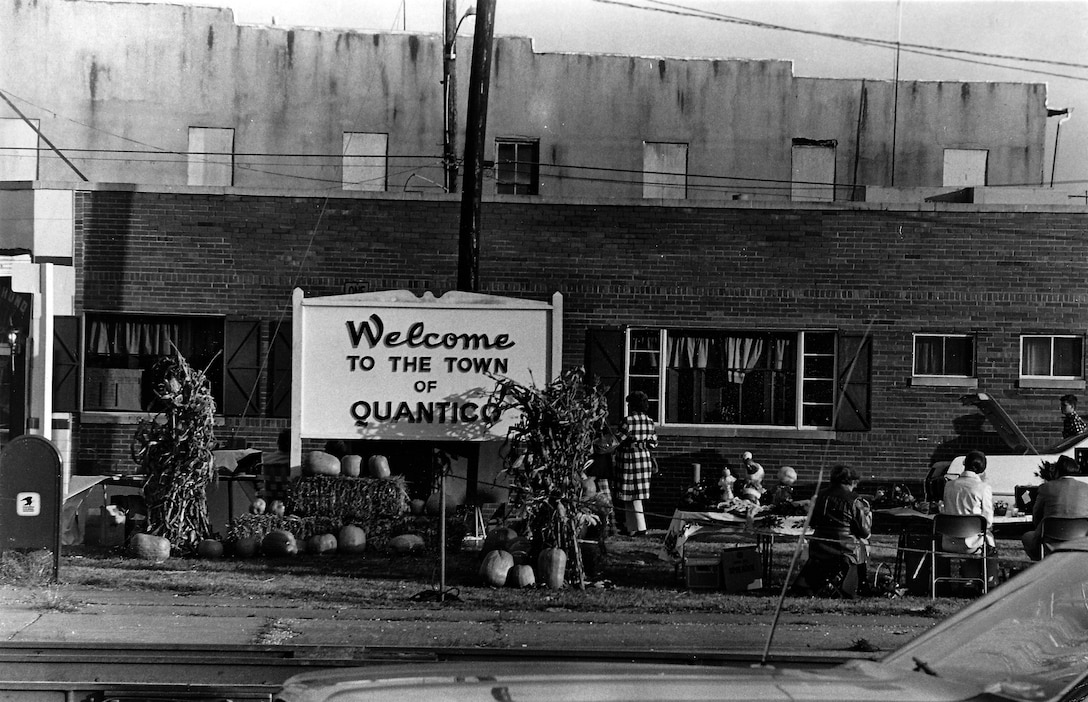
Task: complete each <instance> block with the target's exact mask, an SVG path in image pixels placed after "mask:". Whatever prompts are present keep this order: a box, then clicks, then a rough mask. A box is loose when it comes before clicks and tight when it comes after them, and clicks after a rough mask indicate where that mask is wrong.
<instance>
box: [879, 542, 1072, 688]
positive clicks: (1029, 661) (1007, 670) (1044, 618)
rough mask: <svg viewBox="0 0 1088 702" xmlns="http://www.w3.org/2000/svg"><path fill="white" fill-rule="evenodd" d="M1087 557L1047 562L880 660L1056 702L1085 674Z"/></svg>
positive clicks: (1053, 558) (1066, 555) (1064, 555)
mask: <svg viewBox="0 0 1088 702" xmlns="http://www.w3.org/2000/svg"><path fill="white" fill-rule="evenodd" d="M1085 557H1086V554H1085V553H1083V552H1059V553H1055V554H1053V555H1051V556H1048V557H1047V558H1046V559H1045V560H1043V561H1042V562H1040V563H1038V564H1036V565H1034V566H1032V567H1031V568H1028V569H1027V570H1025V571H1024V572H1022V573H1020V574H1018V575H1017V576H1016V577H1015V578H1013V579H1012V580H1010V581H1009V582H1007V583H1005V584H1003V585H1002V586H1001V588H1000V589H999V591H997V592H995V593H994V595H992V596H990V597H986V598H983V599H982V600H980V601H978V602H977V603H975V604H973V605H971V606H970V607H967V608H966V609H964V610H963V611H962V612H960V613H959V614H957V615H956V616H954V617H952V618H950V619H948V620H946V621H945V622H942V623H941V624H939V625H938V626H936V627H934V628H933V629H931V630H930V631H929V632H927V633H926V634H925V635H923V636H921V637H919V638H918V639H916V640H914V641H913V642H911V643H910V644H907V645H906V646H904V647H903V648H901V649H899V650H898V651H896V652H894V653H892V654H891V655H890V656H888V657H887V658H885V659H884V661H883V662H884V663H885V664H887V665H891V666H894V667H897V668H909V669H911V670H921V671H924V672H927V673H931V674H934V675H937V676H938V677H940V678H946V679H951V680H955V681H959V682H965V683H975V684H980V685H982V686H983V687H985V689H986V690H988V691H990V692H993V693H995V694H1000V695H1003V696H1007V697H1010V698H1013V699H1022V700H1038V699H1050V698H1055V697H1056V696H1057V695H1059V694H1060V693H1062V692H1063V691H1065V690H1067V689H1069V688H1071V687H1073V686H1075V685H1076V684H1077V682H1078V681H1079V680H1080V679H1081V678H1083V677H1085V673H1086V672H1088V570H1086V569H1085V568H1084V559H1085ZM999 593H1000V594H999Z"/></svg>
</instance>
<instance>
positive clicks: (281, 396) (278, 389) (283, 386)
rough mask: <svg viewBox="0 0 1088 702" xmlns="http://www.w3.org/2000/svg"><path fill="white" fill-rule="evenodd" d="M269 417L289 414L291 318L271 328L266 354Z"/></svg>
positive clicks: (288, 415)
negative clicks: (270, 343)
mask: <svg viewBox="0 0 1088 702" xmlns="http://www.w3.org/2000/svg"><path fill="white" fill-rule="evenodd" d="M267 410H268V411H267V414H268V416H269V417H290V416H291V320H289V319H288V320H285V321H284V322H282V323H280V324H279V327H278V328H273V330H272V345H271V350H270V352H269V354H268V406H267Z"/></svg>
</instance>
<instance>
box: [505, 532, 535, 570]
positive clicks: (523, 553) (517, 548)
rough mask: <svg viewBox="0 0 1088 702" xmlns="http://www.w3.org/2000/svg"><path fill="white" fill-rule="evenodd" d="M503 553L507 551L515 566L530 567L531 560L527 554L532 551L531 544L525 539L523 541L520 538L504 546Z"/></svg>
mask: <svg viewBox="0 0 1088 702" xmlns="http://www.w3.org/2000/svg"><path fill="white" fill-rule="evenodd" d="M503 550H504V551H509V552H510V555H511V556H513V557H514V563H515V564H516V565H528V566H530V567H531V565H532V558H530V556H529V552H530V551H531V550H532V544H531V543H529V541H528V540H527V539H523V538H521V537H520V536H519V537H518V538H516V539H514V540H513V541H511V542H509V543H507V544H506V548H505V549H503Z"/></svg>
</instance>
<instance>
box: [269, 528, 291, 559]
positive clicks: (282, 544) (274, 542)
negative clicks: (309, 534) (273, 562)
mask: <svg viewBox="0 0 1088 702" xmlns="http://www.w3.org/2000/svg"><path fill="white" fill-rule="evenodd" d="M261 551H263V552H264V555H266V556H273V557H275V556H293V555H295V554H296V553H298V543H297V542H296V541H295V535H294V534H292V533H291V532H289V531H285V530H283V529H273V530H272V531H270V532H268V534H266V535H265V537H264V539H263V540H262V541H261Z"/></svg>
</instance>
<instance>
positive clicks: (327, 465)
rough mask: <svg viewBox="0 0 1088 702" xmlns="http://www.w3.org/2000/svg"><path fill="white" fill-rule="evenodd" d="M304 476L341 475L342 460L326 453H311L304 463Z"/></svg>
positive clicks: (307, 455)
mask: <svg viewBox="0 0 1088 702" xmlns="http://www.w3.org/2000/svg"><path fill="white" fill-rule="evenodd" d="M302 473H303V475H340V459H339V458H337V457H336V456H334V455H332V454H331V453H326V452H324V451H310V452H309V453H308V454H306V460H305V461H303V462H302Z"/></svg>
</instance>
